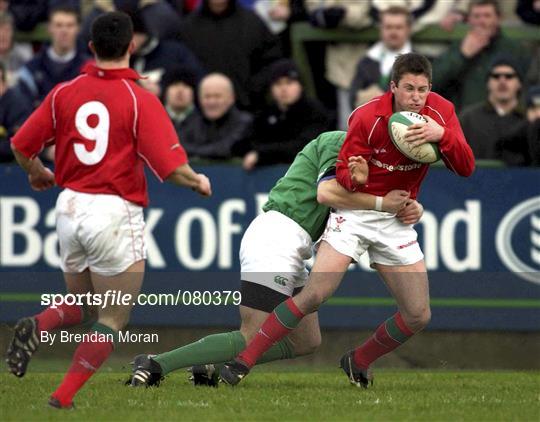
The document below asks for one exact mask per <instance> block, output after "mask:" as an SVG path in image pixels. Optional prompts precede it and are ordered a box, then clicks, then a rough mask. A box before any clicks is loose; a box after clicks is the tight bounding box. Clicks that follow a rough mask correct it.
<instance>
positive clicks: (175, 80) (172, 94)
mask: <svg viewBox="0 0 540 422" xmlns="http://www.w3.org/2000/svg"><path fill="white" fill-rule="evenodd" d="M162 85H163V104H164V105H165V109H166V110H167V113H168V114H169V117H170V118H171V121H172V123H173V125H174V128H175V129H176V133H177V134H178V137H179V138H180V139H181V140H182V142H183V138H184V130H185V127H186V126H188V125H189V122H190V120H192V119H193V118H194V116H195V113H194V111H195V100H194V99H195V88H196V86H197V75H196V73H195V72H194V71H193V70H192V69H190V68H187V67H175V68H173V69H171V70H170V71H169V72H167V73H165V75H164V76H163V79H162Z"/></svg>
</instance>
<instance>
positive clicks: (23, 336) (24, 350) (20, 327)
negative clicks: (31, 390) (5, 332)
mask: <svg viewBox="0 0 540 422" xmlns="http://www.w3.org/2000/svg"><path fill="white" fill-rule="evenodd" d="M38 346H39V336H38V329H37V322H36V320H35V318H23V319H20V320H19V321H18V322H17V324H16V325H15V329H14V333H13V339H12V340H11V343H10V345H9V347H8V350H7V353H6V363H7V365H8V367H9V372H11V373H12V374H13V375H15V376H16V377H19V378H20V377H23V376H24V374H26V368H27V367H28V364H29V363H30V358H31V357H32V355H33V354H34V353H35V352H36V350H37V349H38Z"/></svg>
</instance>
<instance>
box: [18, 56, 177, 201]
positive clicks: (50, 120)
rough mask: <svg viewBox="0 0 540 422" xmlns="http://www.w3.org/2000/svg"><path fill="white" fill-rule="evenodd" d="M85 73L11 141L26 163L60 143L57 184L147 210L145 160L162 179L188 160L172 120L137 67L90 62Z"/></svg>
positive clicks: (53, 95) (57, 92) (61, 88)
mask: <svg viewBox="0 0 540 422" xmlns="http://www.w3.org/2000/svg"><path fill="white" fill-rule="evenodd" d="M82 72H83V73H82V74H81V75H80V76H78V77H77V78H75V79H73V80H71V81H69V82H65V83H62V84H59V85H57V86H56V87H55V88H54V89H53V90H52V91H51V92H50V93H49V95H47V97H46V98H45V100H44V101H43V103H41V105H40V106H39V107H38V108H37V110H36V111H34V113H33V114H32V115H31V116H30V117H29V118H28V120H27V121H26V122H25V123H24V125H23V126H22V127H21V128H20V129H19V131H18V132H17V134H16V135H15V136H14V137H13V139H12V140H11V142H12V143H13V145H14V146H15V148H17V150H19V151H20V152H21V153H22V154H24V155H25V156H26V157H28V158H33V157H35V156H36V155H37V154H39V153H40V152H41V151H42V150H43V148H44V147H45V146H48V145H53V144H54V145H56V150H55V179H56V184H57V185H58V186H61V187H63V188H70V189H72V190H74V191H78V192H85V193H104V194H113V195H118V196H121V197H122V198H124V199H126V200H127V201H130V202H133V203H135V204H138V205H141V206H146V205H148V193H147V189H146V178H145V175H144V163H146V164H147V165H148V166H149V167H150V168H151V169H152V171H153V172H154V173H155V174H156V176H157V177H158V178H159V179H160V180H163V179H166V178H167V177H168V176H169V175H170V174H171V173H172V171H173V170H174V169H176V168H177V167H178V166H180V165H182V164H185V163H186V162H187V156H186V152H185V151H184V148H182V146H181V145H180V143H179V141H178V137H177V135H176V131H175V130H174V127H173V125H172V123H171V120H170V118H169V116H168V115H167V112H166V111H165V109H164V108H163V106H162V105H161V103H160V102H159V100H158V99H157V97H156V96H155V95H154V94H151V93H150V92H148V91H145V90H144V89H143V88H141V87H140V86H138V85H137V84H136V83H135V81H136V80H137V79H140V76H139V75H138V74H137V72H135V71H134V70H132V69H129V68H125V69H112V70H105V69H100V68H98V67H96V66H95V65H94V64H88V65H86V66H85V67H84V68H83V69H82Z"/></svg>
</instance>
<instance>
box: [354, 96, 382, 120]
mask: <svg viewBox="0 0 540 422" xmlns="http://www.w3.org/2000/svg"><path fill="white" fill-rule="evenodd" d="M379 100H380V98H373V99H372V100H369V101H368V102H367V103H364V104H362V105H359V106H358V107H356V108H355V109H354V110H353V111H352V112H351V114H349V118H348V119H347V126H349V125H350V124H351V117H352V115H353V114H354V112H355V111H356V110H358V109H359V108H362V107H364V106H367V105H368V104H369V103H372V102H373V101H379Z"/></svg>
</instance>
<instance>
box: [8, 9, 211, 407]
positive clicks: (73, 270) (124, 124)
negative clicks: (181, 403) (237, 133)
mask: <svg viewBox="0 0 540 422" xmlns="http://www.w3.org/2000/svg"><path fill="white" fill-rule="evenodd" d="M133 48H134V44H133V24H132V22H131V19H130V18H129V16H128V15H126V14H124V13H119V12H112V13H107V14H104V15H101V16H100V17H98V18H97V19H96V20H95V21H94V23H93V25H92V33H91V41H90V49H91V50H92V51H93V53H94V55H95V59H96V63H95V65H94V64H89V65H86V66H85V67H84V68H83V71H82V74H81V75H80V76H78V77H77V78H75V79H73V80H71V81H69V82H66V83H62V84H60V85H58V86H56V87H55V88H54V89H53V90H52V91H51V92H50V93H49V95H48V96H47V97H46V98H45V100H44V101H43V103H42V104H41V105H40V107H39V108H38V109H37V110H36V111H35V112H34V113H33V114H32V115H31V116H30V117H29V119H28V120H27V121H26V122H25V124H24V125H23V126H22V127H21V129H20V130H19V131H18V132H17V135H16V136H15V137H14V138H13V139H12V149H13V152H14V154H15V157H16V159H17V161H18V163H19V165H20V166H21V167H22V168H23V169H24V170H25V171H26V172H27V173H28V180H29V182H30V185H31V186H32V188H33V189H35V190H45V189H48V188H51V187H53V186H54V185H55V184H56V185H58V186H59V187H61V188H62V189H63V190H62V192H61V193H60V195H59V196H58V200H57V204H56V229H57V233H58V239H59V244H60V256H61V268H62V271H63V272H64V275H65V282H66V287H67V291H68V292H69V293H74V294H77V293H79V294H85V293H87V292H91V293H94V294H101V295H105V294H106V292H107V291H110V290H115V291H116V292H121V294H122V295H127V294H129V295H131V297H132V298H134V297H136V296H137V295H138V293H139V291H140V288H141V284H142V281H143V275H144V262H145V259H146V248H145V243H144V220H143V207H145V206H146V205H147V204H148V195H147V188H146V179H145V175H144V165H145V164H146V165H147V166H148V167H150V168H151V170H152V171H153V172H154V173H155V174H156V176H157V177H158V178H159V179H160V180H166V181H168V182H172V183H174V184H176V185H179V186H186V187H190V188H192V189H193V190H194V191H196V192H198V193H199V194H201V195H203V196H209V195H211V187H210V181H209V180H208V178H207V177H206V176H204V175H203V174H197V173H195V172H194V171H193V170H192V169H191V167H190V166H189V164H188V163H187V156H186V153H185V151H184V149H183V148H182V146H181V145H180V143H179V141H178V137H177V135H176V132H175V130H174V128H173V126H172V123H171V122H170V119H169V117H168V115H167V112H166V111H165V110H164V108H163V106H162V105H161V104H160V102H159V100H158V99H157V97H155V96H154V95H153V94H151V93H149V92H147V91H145V90H144V89H142V88H141V87H139V86H138V85H137V83H136V81H137V79H139V78H140V76H139V75H138V74H137V73H136V72H135V71H133V70H131V69H129V57H130V52H131V51H133ZM47 145H56V150H55V163H56V168H55V173H54V174H53V173H52V172H51V171H50V170H49V169H47V168H46V167H44V166H43V164H42V163H41V161H40V160H39V158H38V157H37V155H38V154H39V152H40V151H41V150H42V149H43V148H44V147H45V146H47ZM129 303H130V304H129V305H117V304H114V305H111V306H105V307H103V308H101V307H100V309H99V310H98V311H97V315H94V316H95V317H97V322H96V323H95V324H94V325H93V326H92V328H91V331H90V333H89V335H88V336H86V337H85V338H86V339H85V340H83V341H82V342H81V343H80V344H79V346H78V348H77V350H76V351H75V354H74V356H73V361H72V364H71V366H70V368H69V370H68V372H67V374H66V375H65V377H64V380H63V381H62V383H61V385H60V386H59V387H58V388H57V389H56V391H54V392H53V393H52V395H51V398H50V400H49V404H50V405H52V406H54V407H58V408H69V407H72V399H73V397H74V395H75V394H76V393H77V391H78V390H79V389H80V388H81V387H82V386H83V384H84V383H85V382H86V381H87V380H88V379H89V378H90V377H91V376H92V374H93V373H94V372H95V371H97V369H98V368H99V367H100V366H101V364H102V363H103V362H104V361H105V360H106V359H107V357H108V356H109V354H110V353H111V351H112V350H113V340H114V338H115V337H116V335H117V333H118V331H119V330H121V329H122V328H123V327H124V326H125V325H126V324H127V322H128V320H129V315H130V312H131V307H132V305H131V303H132V301H129ZM91 312H92V309H91V307H81V306H78V305H67V304H62V305H59V306H58V307H57V308H54V309H53V308H47V309H45V310H44V311H43V312H41V313H40V314H38V315H36V316H34V317H29V318H23V319H22V320H20V321H19V322H18V323H17V325H16V327H15V334H14V337H13V340H12V342H11V344H10V346H9V349H8V353H7V358H6V361H7V364H8V366H9V369H10V371H11V372H12V373H13V374H14V375H16V376H18V377H22V376H23V375H24V374H25V372H26V368H27V365H28V362H29V360H30V358H31V356H32V354H33V353H34V352H35V351H36V350H37V348H38V345H39V339H40V333H41V332H42V331H50V330H53V329H56V328H61V327H68V326H72V325H77V324H80V323H81V322H83V320H84V319H85V318H86V316H88V314H89V313H91ZM96 333H97V334H98V335H96ZM94 340H95V341H94Z"/></svg>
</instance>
